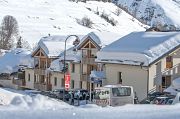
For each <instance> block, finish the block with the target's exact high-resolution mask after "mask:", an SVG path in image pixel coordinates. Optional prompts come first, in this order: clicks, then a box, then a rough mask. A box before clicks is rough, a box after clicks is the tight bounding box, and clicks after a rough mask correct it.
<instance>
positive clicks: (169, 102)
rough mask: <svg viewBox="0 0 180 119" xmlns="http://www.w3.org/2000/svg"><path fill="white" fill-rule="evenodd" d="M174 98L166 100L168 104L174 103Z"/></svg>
mask: <svg viewBox="0 0 180 119" xmlns="http://www.w3.org/2000/svg"><path fill="white" fill-rule="evenodd" d="M173 101H174V99H169V100H168V101H167V102H166V105H172V103H173Z"/></svg>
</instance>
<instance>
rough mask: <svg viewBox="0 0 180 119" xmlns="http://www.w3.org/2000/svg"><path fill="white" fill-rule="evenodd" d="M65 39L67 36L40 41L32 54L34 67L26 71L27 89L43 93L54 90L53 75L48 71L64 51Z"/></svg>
mask: <svg viewBox="0 0 180 119" xmlns="http://www.w3.org/2000/svg"><path fill="white" fill-rule="evenodd" d="M65 38H66V36H48V37H43V38H42V39H41V40H40V41H39V43H38V46H37V48H36V49H35V50H34V51H33V53H32V57H33V58H34V67H33V68H28V69H26V71H25V77H26V82H27V83H26V84H27V85H26V87H27V88H30V89H38V90H42V91H46V90H52V84H54V83H52V81H51V73H50V72H49V70H48V69H49V68H50V65H51V63H52V62H53V61H54V60H56V59H58V57H59V54H60V53H61V52H62V51H64V40H65ZM56 80H57V79H56Z"/></svg>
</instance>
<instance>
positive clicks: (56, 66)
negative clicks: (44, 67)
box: [49, 59, 64, 72]
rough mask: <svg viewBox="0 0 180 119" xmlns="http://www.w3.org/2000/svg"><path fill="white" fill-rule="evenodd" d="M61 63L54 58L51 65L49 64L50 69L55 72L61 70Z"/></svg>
mask: <svg viewBox="0 0 180 119" xmlns="http://www.w3.org/2000/svg"><path fill="white" fill-rule="evenodd" d="M63 66H64V65H63V63H62V62H60V60H59V59H56V60H54V61H53V62H51V65H50V68H49V69H50V71H57V72H61V71H62V69H63Z"/></svg>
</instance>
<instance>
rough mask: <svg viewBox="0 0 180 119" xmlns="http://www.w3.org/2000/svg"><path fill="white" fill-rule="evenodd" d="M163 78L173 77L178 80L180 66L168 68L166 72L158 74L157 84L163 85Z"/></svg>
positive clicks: (156, 77)
mask: <svg viewBox="0 0 180 119" xmlns="http://www.w3.org/2000/svg"><path fill="white" fill-rule="evenodd" d="M162 76H171V77H172V79H175V78H178V77H179V76H180V64H176V65H174V66H173V67H172V68H166V69H165V70H164V71H162V72H160V73H158V74H156V75H155V77H154V82H155V84H160V85H161V83H162V82H161V81H162Z"/></svg>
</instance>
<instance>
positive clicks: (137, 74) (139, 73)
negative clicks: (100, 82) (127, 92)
mask: <svg viewBox="0 0 180 119" xmlns="http://www.w3.org/2000/svg"><path fill="white" fill-rule="evenodd" d="M105 68H106V81H105V83H104V84H117V83H118V72H122V85H127V86H133V88H134V91H135V92H136V94H137V96H138V98H139V100H142V99H144V98H146V97H147V77H148V72H147V70H146V69H143V68H141V67H140V66H131V65H120V64H106V65H105Z"/></svg>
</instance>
